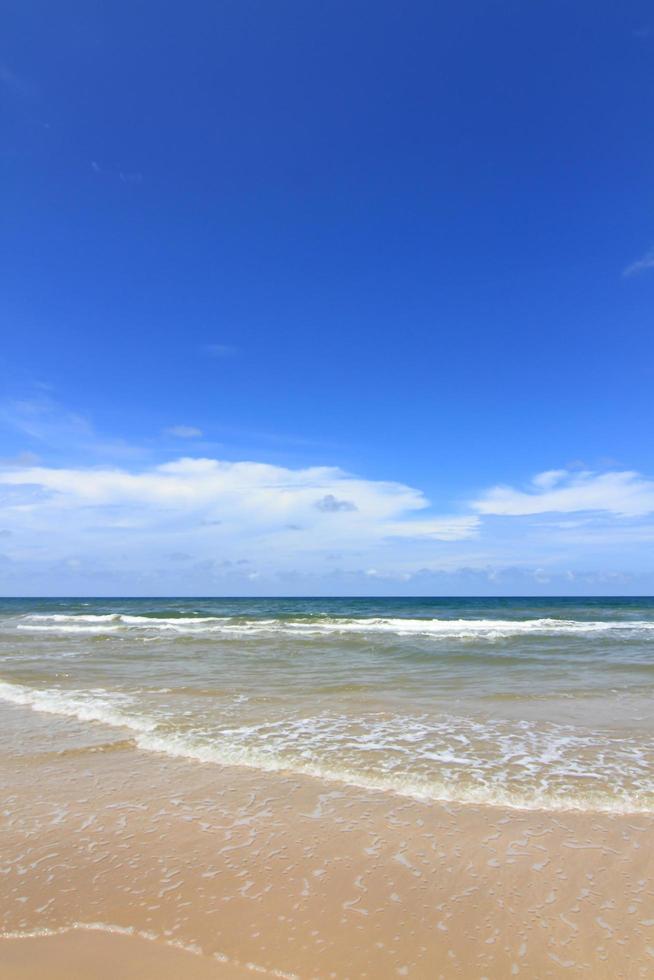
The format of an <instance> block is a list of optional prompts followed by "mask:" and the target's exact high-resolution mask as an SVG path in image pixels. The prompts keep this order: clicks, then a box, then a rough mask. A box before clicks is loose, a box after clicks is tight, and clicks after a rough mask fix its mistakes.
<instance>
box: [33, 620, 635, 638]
mask: <svg viewBox="0 0 654 980" xmlns="http://www.w3.org/2000/svg"><path fill="white" fill-rule="evenodd" d="M16 628H17V629H18V630H23V631H32V632H46V633H98V634H100V633H106V632H109V633H116V632H119V631H125V632H131V631H146V632H149V633H152V632H154V633H162V634H165V633H178V634H181V635H205V634H216V635H219V636H224V637H229V636H234V637H247V636H257V635H263V634H270V635H284V636H291V637H292V636H296V637H298V638H304V637H321V636H330V635H348V634H349V635H357V634H362V635H368V634H377V635H379V634H389V635H395V636H415V637H425V638H432V639H434V640H438V639H449V640H456V639H461V640H468V639H479V640H491V641H492V640H499V639H509V638H511V637H521V636H525V637H526V636H559V635H560V636H585V635H595V636H601V635H604V634H628V635H634V634H637V635H639V636H641V637H647V638H652V639H654V622H652V621H649V620H632V621H630V620H589V621H585V620H565V619H552V618H541V619H524V620H513V619H403V618H397V617H396V618H379V617H368V618H356V619H353V618H345V617H343V618H329V617H324V618H316V619H241V618H238V617H230V616H202V617H191V616H186V617H157V616H129V615H123V614H118V613H115V614H107V615H97V616H93V615H85V614H84V615H65V614H52V615H32V616H26V617H24V619H23V621H21V622H19V623H18V624H17V627H16Z"/></svg>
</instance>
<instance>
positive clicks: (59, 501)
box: [0, 457, 479, 567]
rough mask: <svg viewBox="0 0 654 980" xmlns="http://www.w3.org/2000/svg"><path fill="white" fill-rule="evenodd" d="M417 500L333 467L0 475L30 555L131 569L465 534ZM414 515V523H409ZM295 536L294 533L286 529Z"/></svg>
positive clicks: (4, 511)
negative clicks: (90, 559)
mask: <svg viewBox="0 0 654 980" xmlns="http://www.w3.org/2000/svg"><path fill="white" fill-rule="evenodd" d="M428 509H429V501H428V500H427V498H426V497H425V496H424V494H422V493H421V492H420V491H419V490H416V489H414V488H412V487H409V486H406V485H404V484H401V483H393V482H385V481H379V480H365V479H362V478H359V477H356V476H353V475H352V474H349V473H346V472H345V471H343V470H340V469H338V468H336V467H327V466H316V467H308V468H302V469H290V468H288V467H283V466H275V465H270V464H265V463H256V462H227V461H222V460H217V459H198V458H190V457H183V458H181V459H177V460H174V461H172V462H168V463H164V464H162V465H159V466H153V467H148V468H145V469H141V470H139V471H130V470H127V469H124V468H106V467H105V468H82V467H76V468H72V467H71V468H66V467H60V468H57V467H52V466H9V467H6V468H4V469H0V518H1V521H2V526H5V527H7V528H9V529H11V530H14V531H16V548H17V550H20V547H21V542H23V545H22V546H23V547H25V546H26V549H27V551H28V552H29V553H30V554H31V556H32V558H37V559H38V557H39V552H40V553H41V555H42V557H43V558H44V559H47V560H51V559H52V558H63V557H64V556H65V555H69V554H70V553H71V552H72V551H75V552H79V551H80V550H84V552H85V553H88V552H92V553H93V554H95V555H96V556H98V557H99V558H102V560H104V561H106V560H107V558H108V557H111V556H112V555H113V556H114V557H115V556H117V555H119V554H120V555H125V554H129V555H131V556H132V558H133V560H134V561H135V562H136V563H137V564H139V565H142V564H143V563H144V562H146V563H148V562H150V563H151V562H152V561H153V560H154V561H156V560H158V558H159V557H161V556H164V555H169V554H171V553H179V552H181V551H183V552H184V553H188V554H189V555H193V556H195V557H197V558H198V559H207V558H211V559H216V558H220V559H221V560H225V559H229V560H236V558H238V557H242V555H243V554H244V553H245V554H246V555H247V556H248V559H252V560H257V561H263V562H264V563H265V564H266V565H267V566H269V567H270V566H272V567H284V566H286V565H288V564H289V563H295V562H298V561H299V562H300V563H301V562H302V560H303V559H302V556H303V555H304V556H305V558H306V556H311V561H315V559H316V556H319V555H321V554H323V553H325V552H327V551H331V550H333V549H334V548H338V549H339V550H340V551H341V552H343V553H344V554H345V555H348V554H352V553H353V552H355V553H358V552H361V551H364V552H365V551H367V550H369V549H371V548H372V549H375V548H378V547H383V546H384V542H385V541H391V540H397V539H406V540H416V539H417V540H421V541H424V542H432V543H434V544H436V543H438V542H452V541H460V540H464V539H468V538H471V537H473V536H474V535H475V534H476V532H477V528H478V525H479V517H478V516H477V515H474V514H466V515H453V516H447V515H446V516H431V515H430V516H423V515H424V514H425V512H426V511H427V510H428ZM418 514H419V515H420V518H419V519H415V518H414V515H418ZM298 528H299V529H300V530H301V532H302V533H298V532H297V529H298Z"/></svg>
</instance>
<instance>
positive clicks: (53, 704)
mask: <svg viewBox="0 0 654 980" xmlns="http://www.w3.org/2000/svg"><path fill="white" fill-rule="evenodd" d="M0 699H1V700H3V701H8V702H10V703H11V704H19V705H23V706H24V707H27V708H31V709H32V710H33V711H42V712H45V713H46V714H50V715H64V716H66V717H69V718H77V719H78V720H79V721H98V722H102V723H103V724H105V725H110V726H112V727H120V728H122V727H125V728H130V729H133V730H134V731H140V732H149V731H152V730H153V729H154V728H156V726H157V721H156V720H155V719H154V718H148V717H145V716H143V715H139V714H138V713H136V712H129V711H128V710H127V709H128V706H130V705H131V704H132V703H133V702H132V699H131V698H129V697H127V696H126V695H119V694H114V693H109V692H107V691H104V690H98V689H94V690H91V691H88V692H87V691H64V690H59V689H56V688H47V689H44V690H37V689H35V688H31V687H27V686H25V685H24V684H8V683H6V682H4V681H0Z"/></svg>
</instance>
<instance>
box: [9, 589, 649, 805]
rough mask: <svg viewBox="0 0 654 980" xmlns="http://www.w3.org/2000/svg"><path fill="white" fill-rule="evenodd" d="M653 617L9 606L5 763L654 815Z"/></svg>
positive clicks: (271, 605) (563, 607) (494, 605)
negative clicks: (100, 758)
mask: <svg viewBox="0 0 654 980" xmlns="http://www.w3.org/2000/svg"><path fill="white" fill-rule="evenodd" d="M653 695H654V600H652V599H648V598H636V599H631V598H630V599H617V598H616V599H606V598H602V599H406V598H401V599H387V598H384V599H310V598H307V599H111V600H107V599H79V600H75V599H48V600H38V599H25V600H23V599H7V600H0V711H2V713H3V715H4V716H5V717H4V718H3V720H4V722H5V724H3V726H2V732H3V734H2V744H1V748H2V750H3V751H4V752H5V753H6V754H9V755H13V756H20V757H21V758H22V759H23V760H25V759H29V756H30V754H34V755H36V754H39V753H43V751H45V749H44V745H45V746H46V747H47V751H49V752H54V753H56V752H60V751H75V752H80V753H84V752H86V751H98V750H110V749H112V750H116V751H121V750H122V749H128V748H129V749H131V750H133V749H134V747H136V748H137V749H138V750H139V751H142V752H149V753H159V754H166V755H174V756H177V757H180V758H186V759H188V762H189V765H194V764H198V763H202V764H205V765H214V766H215V765H220V766H233V765H242V766H248V767H252V768H255V769H263V770H269V771H270V770H272V771H280V772H290V773H298V774H300V773H302V774H306V775H307V776H309V777H311V778H313V779H320V780H324V781H326V782H330V783H332V782H335V781H336V782H343V783H350V784H354V785H362V786H366V787H372V788H379V789H381V790H384V791H386V792H391V793H396V794H401V795H405V796H409V797H412V796H413V797H419V798H422V799H433V800H449V801H457V802H461V803H480V804H489V805H508V806H514V807H527V808H544V809H568V808H572V809H583V810H591V811H592V810H598V811H602V810H609V811H611V810H615V811H654V712H653V711H652V707H653V703H654V702H653V700H652V698H653Z"/></svg>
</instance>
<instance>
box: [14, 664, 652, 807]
mask: <svg viewBox="0 0 654 980" xmlns="http://www.w3.org/2000/svg"><path fill="white" fill-rule="evenodd" d="M0 699H2V700H5V701H8V702H11V703H13V704H18V705H23V706H26V707H29V708H31V709H33V710H35V711H43V712H48V713H52V714H58V715H68V716H70V717H74V718H77V719H79V720H81V721H90V722H100V723H102V724H105V725H109V726H112V727H122V728H127V729H129V730H131V731H133V732H134V733H135V743H136V745H137V746H138V747H139V748H141V749H143V750H146V751H150V752H156V753H163V754H166V755H168V756H171V757H175V758H183V759H190V760H195V761H198V762H203V763H213V764H219V765H222V766H245V767H249V768H254V769H258V770H261V771H266V772H290V773H296V774H304V775H307V776H311V777H315V778H318V779H321V780H323V781H325V780H326V781H337V782H343V783H348V784H350V785H354V786H359V787H362V788H365V789H371V790H382V791H386V792H392V793H395V794H398V795H401V796H407V797H413V798H417V799H421V800H434V801H447V802H454V803H462V804H465V803H467V804H477V805H494V806H503V807H512V808H518V809H545V810H570V809H575V810H587V811H609V812H652V811H653V810H654V777H653V776H652V773H653V772H654V767H653V763H654V744H653V743H652V740H651V739H648V740H644V739H642V738H640V739H639V738H637V737H635V736H634V737H628V738H622V737H617V736H615V735H611V734H607V733H602V732H599V733H595V732H589V731H584V730H580V729H578V728H574V727H572V726H564V725H553V724H552V725H547V726H542V725H541V726H539V727H534V726H532V725H530V724H528V723H527V722H498V721H494V720H475V719H472V718H466V717H442V718H439V719H433V718H425V717H406V716H399V715H392V714H380V713H369V714H367V715H363V716H359V717H351V716H347V715H333V714H323V715H317V716H311V717H301V718H291V719H285V720H283V721H275V722H268V721H267V722H261V723H256V724H249V725H246V724H242V725H237V726H232V727H225V725H224V724H223V725H219V724H218V723H213V724H212V725H206V726H204V728H202V729H196V730H195V731H191V732H189V731H187V730H184V731H181V730H178V731H175V719H174V717H171V716H168V717H166V718H165V725H162V724H160V719H158V718H156V717H155V716H153V715H152V714H147V713H144V712H143V711H142V710H141V708H140V706H139V704H138V702H137V701H136V700H135V699H130V698H127V697H126V696H124V695H120V696H119V695H115V694H110V693H108V692H106V691H103V690H89V691H65V690H61V689H41V690H38V689H34V688H30V687H27V686H26V685H19V684H10V683H5V682H0Z"/></svg>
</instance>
